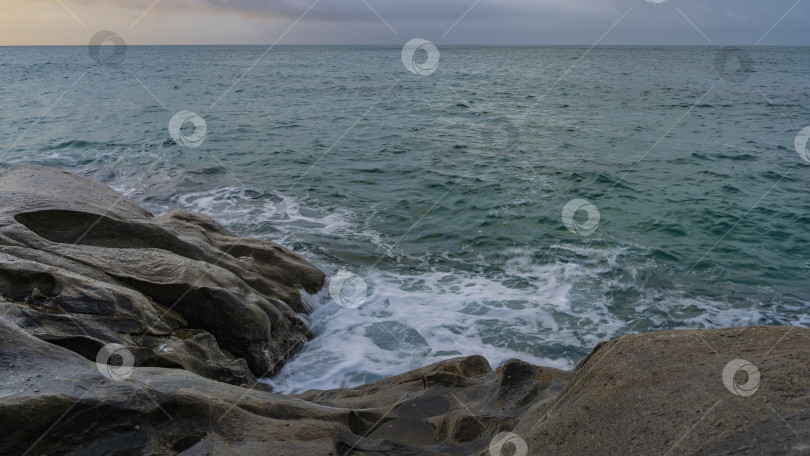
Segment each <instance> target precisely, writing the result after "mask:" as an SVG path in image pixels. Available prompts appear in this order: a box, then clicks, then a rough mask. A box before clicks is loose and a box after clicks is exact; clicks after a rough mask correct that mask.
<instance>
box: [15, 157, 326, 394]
mask: <svg viewBox="0 0 810 456" xmlns="http://www.w3.org/2000/svg"><path fill="white" fill-rule="evenodd" d="M0 202H1V203H0V290H2V292H3V295H4V296H5V300H4V301H3V302H0V307H2V309H0V310H2V313H3V314H4V315H6V317H7V318H8V319H9V320H10V321H12V322H14V323H15V324H17V325H18V326H19V327H21V328H24V329H25V330H26V331H28V332H29V333H30V334H32V335H34V336H36V337H38V338H40V339H42V340H45V341H48V342H50V343H53V344H56V345H59V346H62V347H65V348H67V349H69V350H71V351H73V352H76V353H78V354H80V355H82V356H83V357H85V358H87V359H89V360H95V358H96V356H97V354H98V353H99V351H100V350H101V348H102V347H103V346H105V345H107V344H111V343H115V344H120V345H124V346H126V347H128V348H129V349H130V350H131V352H132V353H133V354H134V357H135V362H136V364H137V365H139V366H150V365H151V366H162V367H177V368H182V369H186V370H189V371H191V372H195V373H198V374H200V375H203V376H206V377H208V378H212V379H215V380H219V381H224V382H228V383H233V384H237V385H238V384H243V383H244V384H248V385H250V386H253V387H257V388H262V387H263V386H262V385H261V384H260V383H258V382H256V377H257V376H258V377H261V376H268V375H272V374H274V373H275V372H276V371H278V369H279V368H280V367H281V366H282V365H283V363H284V360H285V359H286V358H287V357H288V356H289V355H290V354H291V353H293V352H294V351H295V349H296V348H297V347H298V346H300V344H301V343H302V342H303V341H304V340H305V339H306V338H307V337H309V335H310V334H309V331H308V330H307V328H306V326H305V325H304V324H303V322H302V321H301V320H300V319H299V318H298V317H297V315H296V313H306V312H308V310H309V309H307V306H306V305H305V303H304V301H303V300H302V298H301V290H305V291H308V292H311V293H314V292H316V291H318V290H319V289H320V288H321V287H322V286H323V283H324V279H325V278H324V275H323V273H321V272H320V271H319V270H318V269H316V268H315V267H313V266H312V265H311V264H309V263H308V262H306V261H305V260H304V259H303V258H301V257H300V256H298V255H296V254H294V253H292V252H290V251H288V250H286V249H284V248H283V247H280V246H278V245H275V244H272V243H270V242H266V241H262V240H257V239H244V238H240V237H238V236H236V235H235V234H233V233H231V232H230V231H228V230H226V229H225V228H223V227H222V226H220V225H219V224H217V223H216V222H215V221H214V220H212V219H210V218H208V217H205V216H202V215H199V214H193V213H190V212H187V211H180V210H175V211H171V212H169V213H167V214H165V215H163V216H161V217H154V216H153V215H152V214H150V213H148V212H147V211H145V210H143V209H141V208H140V207H138V206H137V205H135V204H133V203H132V202H130V201H129V200H127V199H126V198H124V197H123V196H122V195H120V194H118V193H116V192H115V191H113V190H111V189H110V188H108V187H106V186H104V185H102V184H100V183H97V182H94V181H92V180H90V179H87V178H84V177H81V176H77V175H73V174H70V173H65V172H62V171H59V170H56V169H53V168H47V167H42V166H34V165H21V166H15V167H12V168H10V169H8V170H6V171H4V172H3V173H2V174H0Z"/></svg>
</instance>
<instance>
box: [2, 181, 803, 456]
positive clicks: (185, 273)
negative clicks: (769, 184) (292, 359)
mask: <svg viewBox="0 0 810 456" xmlns="http://www.w3.org/2000/svg"><path fill="white" fill-rule="evenodd" d="M0 204H1V205H2V206H0V292H2V297H0V376H2V379H3V381H2V383H1V384H0V428H1V429H2V430H3V436H2V438H1V439H0V454H14V455H17V454H29V455H35V454H48V455H52V454H82V455H95V454H98V455H101V454H115V455H173V454H181V455H189V456H190V455H219V454H228V455H230V454H237V455H273V456H286V455H334V456H336V455H364V456H372V455H374V456H381V455H402V456H405V455H478V456H484V455H491V456H512V455H517V456H526V455H546V454H549V455H569V454H570V455H590V454H599V455H601V454H605V455H614V454H629V455H636V454H637V455H650V454H662V455H683V454H688V455H710V454H711V455H713V454H724V455H732V454H733V455H749V454H751V455H753V454H757V455H759V454H808V453H809V452H810V445H808V443H807V442H808V441H810V375H808V372H810V330H808V329H806V328H800V327H776V326H770V327H751V328H731V329H718V330H680V331H662V332H655V333H647V334H640V335H632V336H625V337H622V338H619V339H616V340H613V341H610V342H606V343H603V344H600V345H599V346H597V348H595V349H594V351H593V352H592V353H591V354H590V355H589V356H588V357H587V358H586V359H585V360H584V361H583V362H582V363H581V364H580V366H578V368H577V369H576V370H574V371H570V372H569V371H562V370H558V369H553V368H547V367H538V366H533V365H531V364H528V363H525V362H523V361H520V360H509V361H507V362H506V363H505V364H504V365H503V366H501V367H499V368H497V369H495V370H493V369H492V368H491V367H490V365H489V364H488V363H487V361H486V360H485V359H484V358H482V357H479V356H473V357H468V358H458V359H454V360H448V361H444V362H441V363H438V364H434V365H432V366H427V367H423V368H420V369H417V370H414V371H411V372H407V373H404V374H401V375H397V376H394V377H391V378H388V379H385V380H383V381H380V382H377V383H374V384H369V385H363V386H360V387H357V388H352V389H337V390H331V391H308V392H305V393H303V394H298V395H291V396H285V395H281V394H276V393H272V392H268V391H265V390H264V389H263V387H262V386H261V384H260V383H258V382H256V380H255V377H254V375H258V376H260V375H263V374H264V373H265V372H269V373H272V372H273V371H274V370H276V369H277V368H278V366H279V365H280V364H281V363H282V362H283V359H284V358H285V356H286V355H287V354H288V353H289V352H290V351H291V350H293V349H294V348H295V347H296V346H297V345H298V344H300V343H301V342H302V341H303V340H304V339H305V338H306V337H307V336H308V332H307V330H306V328H305V326H304V325H303V323H302V322H301V321H300V320H299V319H298V318H297V317H296V313H305V312H307V311H308V309H307V308H306V305H305V303H304V302H303V301H302V299H301V294H300V291H299V290H301V289H303V290H307V291H309V292H315V291H317V290H318V289H319V288H321V287H322V285H323V282H324V276H323V274H321V273H320V272H319V271H318V270H317V269H315V268H314V267H313V266H311V265H310V264H308V263H307V262H306V261H304V260H303V259H301V258H300V257H298V256H296V255H295V254H294V253H292V252H289V251H287V250H285V249H283V248H281V247H279V246H276V245H274V244H271V243H268V242H264V241H258V240H249V239H241V238H238V237H236V236H235V235H233V234H232V233H230V232H228V231H227V230H225V229H224V228H222V227H221V226H219V225H218V224H217V223H216V222H214V221H213V220H210V219H208V218H205V217H202V216H199V215H196V214H192V213H189V212H184V211H173V212H170V213H168V214H166V215H164V216H162V217H158V218H155V217H153V216H152V215H151V214H149V213H147V212H145V211H143V210H142V209H140V208H139V207H137V206H135V205H134V204H132V203H131V202H129V201H127V200H126V199H124V198H123V197H121V196H119V195H117V194H116V193H115V192H113V191H112V190H110V189H109V188H107V187H105V186H103V185H101V184H97V183H94V182H92V181H90V180H88V179H85V178H81V177H78V176H73V175H71V174H67V173H62V172H60V171H57V170H53V169H49V168H43V167H35V166H18V167H14V168H11V169H9V170H7V171H5V172H3V173H2V174H0ZM91 228H92V229H91ZM109 343H116V344H120V345H123V346H124V347H125V348H126V350H128V351H130V352H131V353H132V354H133V355H134V360H133V364H134V367H132V368H131V369H129V370H127V372H126V375H121V376H113V377H112V378H111V376H110V375H109V373H107V374H106V375H105V374H104V372H105V368H106V367H109V366H107V365H106V364H96V356H97V354H98V352H99V350H100V349H101V348H102V347H103V346H105V345H107V344H109ZM736 359H743V360H745V361H744V363H747V364H746V366H747V367H746V369H748V370H747V371H746V373H747V377H746V373H742V374H741V372H733V371H732V372H731V376H730V377H729V376H728V375H726V373H724V371H726V370H727V366H729V365H730V364H729V363H730V362H731V361H733V360H736ZM106 372H108V371H106ZM237 385H242V386H237ZM740 385H742V386H740ZM245 386H247V387H245Z"/></svg>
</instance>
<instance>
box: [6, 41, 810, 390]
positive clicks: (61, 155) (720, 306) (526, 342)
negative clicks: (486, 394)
mask: <svg viewBox="0 0 810 456" xmlns="http://www.w3.org/2000/svg"><path fill="white" fill-rule="evenodd" d="M266 50H267V48H266V47H255V46H236V47H227V46H221V47H138V46H130V47H128V48H127V49H126V55H125V57H124V59H123V61H122V63H121V65H120V67H117V68H116V67H108V66H104V65H99V64H98V63H96V62H95V61H94V60H93V59H91V57H90V54H89V52H88V49H87V48H84V47H54V48H0V145H1V146H0V149H1V150H2V152H0V168H6V167H8V166H11V165H12V164H14V163H20V162H35V163H40V164H44V165H49V166H57V167H61V168H63V169H66V170H70V171H72V172H76V173H80V174H83V175H86V176H90V177H92V178H95V179H98V180H100V181H102V182H104V183H106V184H108V185H109V186H111V187H112V188H114V189H116V190H119V191H121V192H124V193H125V194H126V195H127V196H129V197H130V198H132V199H133V200H135V201H136V202H137V203H139V204H141V205H143V206H144V207H146V208H147V209H149V210H151V211H152V212H154V213H155V214H159V213H163V212H165V211H168V210H170V209H172V208H186V209H190V210H193V211H199V212H202V213H205V214H207V215H210V216H211V217H214V218H215V219H217V220H219V221H220V222H221V223H223V224H224V225H225V226H227V227H228V228H230V229H231V230H233V231H235V232H236V233H238V234H240V235H243V236H253V237H259V238H263V239H268V240H272V241H274V242H277V243H279V244H281V245H283V246H285V247H288V248H290V249H292V250H294V251H296V252H298V253H299V254H301V255H303V256H304V257H306V258H307V259H308V260H309V261H311V262H312V263H314V264H315V265H316V266H318V267H319V268H321V269H322V270H324V271H325V272H326V273H327V274H329V275H330V276H332V275H334V274H336V273H338V272H339V271H345V272H346V273H352V274H356V275H357V276H359V277H360V278H362V280H363V282H364V283H365V284H366V285H367V287H368V289H367V297H366V299H365V300H364V301H362V304H360V305H359V307H356V308H351V306H349V307H346V306H342V305H340V304H339V303H337V302H335V301H334V300H332V299H329V297H328V293H327V292H322V293H320V294H319V295H317V296H314V297H311V298H310V300H311V301H312V302H313V304H314V308H315V310H314V312H313V313H312V315H311V316H309V317H308V319H307V321H308V323H309V325H310V327H311V328H312V330H313V332H314V333H315V335H316V337H315V338H314V339H313V340H312V341H311V342H309V343H307V344H306V346H305V347H304V348H303V350H302V351H300V352H299V353H298V354H296V355H295V357H294V358H293V359H292V360H291V361H290V362H289V363H288V364H287V366H286V367H285V368H284V369H283V370H282V372H281V374H280V375H279V376H277V377H275V378H274V379H272V380H269V382H270V383H272V384H273V385H274V386H275V387H276V389H277V390H278V391H284V392H291V391H296V392H297V391H303V390H307V389H310V388H333V387H339V386H355V385H358V384H360V383H364V382H370V381H374V380H378V379H381V378H383V377H386V376H389V375H392V374H395V373H400V372H404V371H406V370H409V369H411V368H414V367H419V366H420V365H421V364H424V363H427V362H432V361H436V360H439V359H442V358H447V357H451V356H459V355H472V354H482V355H484V356H486V357H487V358H488V359H489V361H490V363H491V364H492V365H493V366H497V365H499V364H501V363H503V362H504V361H505V360H507V359H509V358H512V357H517V358H521V359H524V360H526V361H529V362H532V363H537V364H544V365H550V366H556V367H564V368H568V367H571V366H573V365H574V364H575V363H576V362H577V361H578V360H580V359H581V358H582V357H584V356H585V355H587V353H588V352H589V351H590V349H591V348H592V347H593V346H594V345H595V344H596V343H598V342H599V341H603V340H606V339H610V338H615V337H618V336H621V335H623V334H628V333H637V332H644V331H655V330H665V329H679V328H717V327H726V326H742V325H760V324H762V325H802V326H807V325H809V324H810V314H808V305H809V304H810V286H808V278H810V229H808V227H809V226H810V163H808V162H806V161H803V160H802V158H801V157H800V156H799V154H797V152H796V150H795V148H794V139H795V137H796V135H797V133H798V132H799V131H800V130H802V129H803V128H804V127H807V126H808V125H810V48H798V47H797V48H774V47H756V48H744V49H743V51H742V54H734V57H735V59H736V58H737V56H738V55H742V56H743V57H744V59H743V61H745V59H750V60H749V61H748V63H750V67H746V66H743V67H742V68H741V69H735V68H734V63H735V61H736V60H734V59H732V60H733V61H731V62H730V65H729V68H731V69H728V70H726V71H727V73H725V74H724V73H723V72H721V71H718V69H717V67H716V63H717V60H718V56H720V58H721V59H722V55H721V54H720V53H721V52H723V51H722V48H719V47H597V48H594V49H592V50H589V49H588V48H587V47H441V46H440V47H439V51H440V56H441V57H440V60H439V64H438V67H437V68H436V71H435V72H434V73H433V74H431V75H418V74H413V73H411V72H410V71H408V69H407V68H406V67H405V66H404V65H403V62H402V59H401V55H400V51H401V48H400V47H386V46H377V47H351V46H346V47H317V46H314V47H310V46H279V47H276V48H274V49H272V51H271V52H269V53H267V54H266V55H263V54H265V52H266ZM417 58H419V57H418V56H417ZM737 60H738V59H737ZM724 76H725V77H724ZM178 111H191V112H194V113H197V114H198V115H199V116H200V117H201V118H202V119H204V121H205V123H206V125H207V136H206V137H205V139H204V141H203V142H202V144H201V145H199V147H196V148H189V147H183V146H181V145H178V144H177V143H175V141H174V140H172V138H171V137H170V135H169V131H168V124H169V121H170V119H171V118H172V116H173V115H174V114H175V113H177V112H178ZM188 129H189V127H188V126H186V127H184V129H183V131H184V132H185V133H184V134H189V130H188ZM31 185H36V182H32V183H31ZM577 199H579V200H584V201H587V202H589V203H590V204H591V205H593V207H595V208H596V210H597V211H598V221H599V224H598V226H596V227H595V231H594V232H593V233H592V234H590V235H583V234H588V233H583V232H580V233H579V234H577V233H576V232H572V231H569V229H567V227H566V225H565V224H564V222H563V217H562V214H563V209H564V208H565V207H566V205H567V204H568V203H569V202H570V201H572V200H577ZM589 207H590V206H589ZM594 214H596V212H594ZM574 215H575V217H574V223H576V224H578V225H577V226H579V227H580V228H582V227H584V228H583V229H582V230H581V231H590V228H592V225H593V223H590V224H589V223H588V222H586V221H584V220H583V217H585V216H586V212H585V211H579V212H576V213H575V214H574ZM591 222H593V220H592V221H591ZM575 228H576V226H575ZM575 231H576V230H575ZM355 285H358V286H359V283H357V282H355ZM360 288H362V286H359V288H357V287H356V288H355V291H357V290H360Z"/></svg>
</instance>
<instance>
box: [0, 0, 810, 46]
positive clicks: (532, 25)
mask: <svg viewBox="0 0 810 456" xmlns="http://www.w3.org/2000/svg"><path fill="white" fill-rule="evenodd" d="M0 4H1V5H2V6H0V45H47V44H78V45H85V44H87V43H88V41H89V39H90V37H91V36H93V34H95V33H96V32H97V31H99V30H110V31H113V32H115V33H117V34H119V35H121V36H122V37H123V38H124V39H125V41H126V42H127V43H128V44H270V43H274V42H276V41H277V40H280V44H403V43H405V42H406V41H408V40H410V39H411V38H416V37H419V38H424V39H427V40H430V41H432V42H434V43H436V44H584V45H590V44H594V43H595V42H597V40H599V39H600V37H601V36H602V35H603V34H604V35H605V36H604V39H603V40H602V41H600V44H710V43H711V44H718V45H722V44H737V45H754V44H761V45H810V0H798V1H797V0H478V1H476V0H157V1H155V0H2V2H1V3H0ZM608 30H609V32H608ZM769 30H770V31H769ZM606 32H607V34H605V33H606ZM285 33H286V34H285Z"/></svg>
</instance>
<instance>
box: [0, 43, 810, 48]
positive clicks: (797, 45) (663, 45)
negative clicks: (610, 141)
mask: <svg viewBox="0 0 810 456" xmlns="http://www.w3.org/2000/svg"><path fill="white" fill-rule="evenodd" d="M434 44H435V43H434ZM88 45H89V44H0V48H10V47H86V46H88ZM102 45H103V46H114V45H112V44H110V45H107V44H102ZM402 45H403V43H382V44H380V43H345V44H335V43H287V44H272V43H266V44H263V43H199V44H172V43H161V44H129V43H127V44H126V46H144V47H149V46H153V47H160V46H188V47H192V46H262V47H270V46H273V47H281V46H325V47H342V46H369V47H388V46H402ZM441 46H443V47H453V46H457V47H461V46H468V47H472V46H478V47H512V46H526V47H530V46H535V47H552V46H555V47H565V46H570V47H583V46H584V47H594V48H600V47H602V48H604V47H687V46H688V47H723V46H737V47H752V48H754V47H810V44H767V45H763V44H740V43H694V44H639V43H623V44H599V45H593V44H592V43H591V44H587V43H579V44H577V43H573V44H572V43H567V44H537V43H499V44H482V43H454V44H442V45H441Z"/></svg>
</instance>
